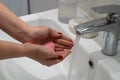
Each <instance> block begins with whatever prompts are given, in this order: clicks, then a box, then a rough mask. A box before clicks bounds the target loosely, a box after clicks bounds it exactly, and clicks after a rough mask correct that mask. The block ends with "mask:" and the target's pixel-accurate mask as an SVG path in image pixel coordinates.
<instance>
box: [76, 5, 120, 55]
mask: <svg viewBox="0 0 120 80" xmlns="http://www.w3.org/2000/svg"><path fill="white" fill-rule="evenodd" d="M113 8H114V9H113ZM111 9H112V10H113V11H111ZM118 9H119V10H118ZM93 10H95V11H97V12H100V13H102V11H103V13H105V12H107V13H108V15H107V17H104V18H100V19H96V20H92V21H89V22H86V23H83V24H79V25H77V26H75V30H76V33H77V34H78V35H84V34H88V33H93V32H99V31H106V32H107V36H106V42H105V46H104V48H103V49H102V52H103V54H105V55H108V56H114V55H116V54H117V48H118V41H119V34H120V6H119V5H106V6H100V7H95V8H93Z"/></svg>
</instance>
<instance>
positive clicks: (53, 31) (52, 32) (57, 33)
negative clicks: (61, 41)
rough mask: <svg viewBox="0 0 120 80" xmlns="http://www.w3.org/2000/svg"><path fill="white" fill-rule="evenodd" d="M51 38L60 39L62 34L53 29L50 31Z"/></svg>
mask: <svg viewBox="0 0 120 80" xmlns="http://www.w3.org/2000/svg"><path fill="white" fill-rule="evenodd" d="M49 36H50V37H52V38H60V37H61V36H62V33H60V32H57V31H55V30H53V29H50V34H49Z"/></svg>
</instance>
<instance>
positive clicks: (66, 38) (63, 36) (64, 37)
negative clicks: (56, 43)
mask: <svg viewBox="0 0 120 80" xmlns="http://www.w3.org/2000/svg"><path fill="white" fill-rule="evenodd" d="M61 38H62V39H64V40H68V41H71V42H73V41H72V40H71V39H70V38H68V37H67V36H65V35H62V37H61Z"/></svg>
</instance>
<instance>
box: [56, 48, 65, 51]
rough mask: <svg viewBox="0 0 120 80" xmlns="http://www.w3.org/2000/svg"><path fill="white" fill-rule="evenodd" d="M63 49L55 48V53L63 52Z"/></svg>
mask: <svg viewBox="0 0 120 80" xmlns="http://www.w3.org/2000/svg"><path fill="white" fill-rule="evenodd" d="M63 50H64V48H55V51H63Z"/></svg>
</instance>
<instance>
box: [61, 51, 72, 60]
mask: <svg viewBox="0 0 120 80" xmlns="http://www.w3.org/2000/svg"><path fill="white" fill-rule="evenodd" d="M70 53H71V51H70V50H69V49H65V50H64V52H63V54H62V55H61V56H62V57H63V58H65V57H67V56H68V55H69V54H70Z"/></svg>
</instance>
